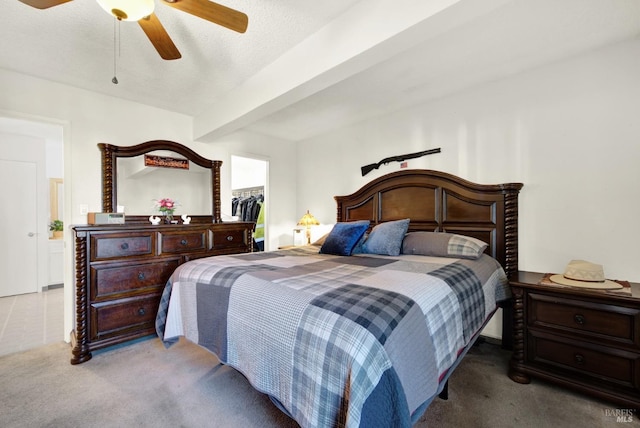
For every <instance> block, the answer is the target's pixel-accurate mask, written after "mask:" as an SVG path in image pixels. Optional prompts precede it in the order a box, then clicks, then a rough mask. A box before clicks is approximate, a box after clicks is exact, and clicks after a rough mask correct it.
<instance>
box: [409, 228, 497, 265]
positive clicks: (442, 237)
mask: <svg viewBox="0 0 640 428" xmlns="http://www.w3.org/2000/svg"><path fill="white" fill-rule="evenodd" d="M487 246H488V244H487V243H486V242H484V241H481V240H479V239H476V238H472V237H470V236H464V235H456V234H453V233H446V232H411V233H408V234H407V236H406V237H405V238H404V241H403V242H402V253H403V254H418V255H422V256H435V257H455V258H460V259H477V258H479V257H480V256H481V255H482V253H483V252H484V250H485V249H486V248H487Z"/></svg>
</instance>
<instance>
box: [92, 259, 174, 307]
mask: <svg viewBox="0 0 640 428" xmlns="http://www.w3.org/2000/svg"><path fill="white" fill-rule="evenodd" d="M179 264H180V260H179V259H178V258H175V259H165V260H160V261H156V262H153V263H137V264H125V265H123V264H118V265H114V264H113V263H108V264H93V265H92V266H91V285H92V287H91V295H90V297H89V298H90V299H91V300H96V299H104V298H109V297H111V298H113V297H112V296H113V295H114V294H117V293H127V294H136V293H138V294H139V293H140V292H143V291H144V289H147V288H149V287H164V285H165V284H166V282H167V280H168V279H169V277H170V276H171V274H172V273H173V271H174V270H176V268H177V267H178V265H179Z"/></svg>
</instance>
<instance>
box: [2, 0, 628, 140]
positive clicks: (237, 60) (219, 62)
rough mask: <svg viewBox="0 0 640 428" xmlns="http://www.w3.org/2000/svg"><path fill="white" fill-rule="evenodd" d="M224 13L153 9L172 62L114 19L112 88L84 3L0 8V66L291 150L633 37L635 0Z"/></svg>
mask: <svg viewBox="0 0 640 428" xmlns="http://www.w3.org/2000/svg"><path fill="white" fill-rule="evenodd" d="M222 4H224V5H226V6H228V7H231V8H234V9H237V10H240V11H243V12H245V13H246V14H247V15H248V16H249V27H248V30H247V32H246V33H245V34H238V33H235V32H232V31H230V30H227V29H225V28H223V27H220V26H218V25H215V24H212V23H209V22H207V21H203V20H201V19H199V18H196V17H193V16H190V15H188V14H185V13H183V12H180V11H178V10H174V9H172V8H170V7H167V6H165V5H163V4H162V2H161V1H160V0H157V1H156V11H155V13H156V15H157V16H158V17H159V19H160V20H161V22H162V23H163V25H164V27H165V28H166V29H167V31H168V33H169V34H170V36H171V37H172V39H173V41H174V42H175V44H176V46H177V47H178V49H179V50H180V52H181V53H182V58H181V59H179V60H176V61H164V60H162V59H160V57H159V56H158V54H157V53H156V51H155V50H154V49H153V47H152V46H151V44H150V43H149V41H148V40H147V39H146V37H145V35H144V33H143V32H142V30H141V29H140V28H139V26H138V25H137V24H136V23H127V22H123V23H120V24H119V31H120V40H121V42H120V46H119V49H117V50H118V51H119V54H117V55H116V56H115V60H116V65H117V68H116V75H117V77H118V80H119V82H120V83H119V84H118V85H114V84H112V83H111V78H112V77H113V75H114V27H115V29H116V30H117V29H118V26H114V21H113V19H112V18H111V17H110V16H109V15H107V14H106V13H105V12H104V11H103V10H102V9H101V8H100V6H99V5H98V4H97V3H96V2H95V1H93V0H82V1H81V0H75V1H72V2H69V3H66V4H64V5H61V6H57V7H54V8H50V9H47V10H37V9H33V8H31V7H28V6H26V5H24V4H22V3H20V2H18V0H3V13H2V14H0V68H5V69H9V70H13V71H17V72H20V73H25V74H28V75H32V76H36V77H41V78H44V79H48V80H51V81H55V82H60V83H64V84H67V85H71V86H76V87H79V88H84V89H87V90H91V91H95V92H99V93H103V94H108V95H112V96H115V97H120V98H124V99H129V100H133V101H137V102H141V103H145V104H149V105H153V106H157V107H160V108H163V109H168V110H172V111H176V112H181V113H184V114H188V115H191V116H193V117H194V121H195V128H196V129H195V131H194V137H195V138H198V139H201V140H202V141H213V140H214V139H215V138H218V137H220V136H222V135H224V134H226V133H229V132H232V131H234V130H236V129H241V128H246V129H250V130H252V131H255V132H260V133H263V134H267V135H273V136H277V137H280V138H285V139H289V140H293V141H297V140H301V139H304V138H309V137H312V136H314V135H318V134H321V133H323V132H327V131H329V130H331V129H332V128H335V127H339V126H345V125H349V124H351V123H354V122H356V121H359V120H364V119H366V118H369V117H374V116H376V115H381V114H388V113H389V112H391V111H395V110H397V109H400V108H403V107H406V106H409V105H413V104H417V103H421V102H425V101H427V100H431V99H435V98H438V97H442V96H445V95H447V94H451V93H455V92H457V91H460V90H463V89H466V88H469V87H472V86H474V85H478V84H481V83H485V82H489V81H493V80H497V79H500V78H504V77H507V76H510V75H513V74H515V73H519V72H522V71H525V70H528V69H531V68H533V67H538V66H541V65H543V64H546V63H549V62H553V61H556V60H558V59H560V58H563V57H566V56H570V55H575V54H579V53H581V52H585V51H588V50H592V49H596V48H599V47H601V46H604V45H607V44H610V43H616V42H619V41H622V40H626V39H631V38H637V37H639V34H640V1H638V0H481V1H479V0H460V1H457V0H432V1H430V2H426V1H425V0H413V1H411V0H362V1H359V2H358V1H349V0H330V1H321V2H318V1H310V0H278V1H255V0H254V1H241V0H226V1H224V2H222ZM425 5H428V7H427V6H425ZM429 7H431V9H429ZM438 7H440V8H442V9H444V10H438ZM376 34H380V35H381V36H380V37H379V39H378V38H377V37H376V36H375V35H376ZM363 40H365V42H363ZM319 41H320V42H322V45H320V44H318V43H319ZM367 43H368V44H367ZM319 46H321V47H319ZM350 47H354V48H358V49H360V50H359V51H349V48H350ZM333 57H335V58H333ZM338 57H340V58H338ZM291 64H294V65H293V66H292V65H291ZM314 67H315V70H313V68H314ZM283 76H284V77H286V79H282V78H283ZM281 79H282V80H283V81H284V82H285V83H284V84H283V83H282V82H280V80H281ZM296 80H300V82H298V81H296ZM287 81H292V82H295V83H291V84H290V85H288V86H287V84H286V83H287ZM265 82H266V83H265ZM271 82H273V85H271ZM260 83H261V84H262V86H260V85H259V84H260ZM269 86H273V88H269ZM261 87H266V88H265V91H260V92H261V93H260V94H257V93H256V88H261ZM269 89H271V92H269V91H268V90H269ZM262 92H265V93H262Z"/></svg>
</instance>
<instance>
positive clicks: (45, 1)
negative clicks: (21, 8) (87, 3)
mask: <svg viewBox="0 0 640 428" xmlns="http://www.w3.org/2000/svg"><path fill="white" fill-rule="evenodd" d="M20 1H21V2H22V3H24V4H26V5H28V6H31V7H35V8H36V9H48V8H50V7H53V6H58V5H59V4H63V3H67V2H70V1H71V0H20Z"/></svg>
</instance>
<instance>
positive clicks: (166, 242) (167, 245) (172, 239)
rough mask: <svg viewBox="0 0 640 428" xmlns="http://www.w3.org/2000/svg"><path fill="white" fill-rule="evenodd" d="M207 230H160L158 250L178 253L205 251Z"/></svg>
mask: <svg viewBox="0 0 640 428" xmlns="http://www.w3.org/2000/svg"><path fill="white" fill-rule="evenodd" d="M207 233H208V230H206V229H205V230H200V231H193V232H184V231H182V232H181V231H177V232H161V233H160V252H161V253H170V254H179V253H184V252H190V251H205V250H206V249H207Z"/></svg>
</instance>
